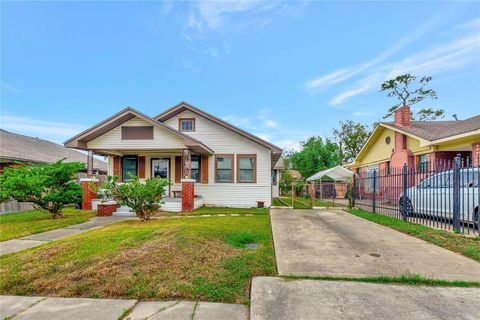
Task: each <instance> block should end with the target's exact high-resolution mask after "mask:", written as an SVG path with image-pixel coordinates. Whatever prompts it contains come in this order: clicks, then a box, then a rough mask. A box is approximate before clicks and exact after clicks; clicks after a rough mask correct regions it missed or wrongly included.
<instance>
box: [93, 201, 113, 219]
mask: <svg viewBox="0 0 480 320" xmlns="http://www.w3.org/2000/svg"><path fill="white" fill-rule="evenodd" d="M117 208H118V205H117V204H116V203H114V204H99V205H98V208H97V216H100V217H106V216H111V215H112V213H114V212H115V211H116V210H117Z"/></svg>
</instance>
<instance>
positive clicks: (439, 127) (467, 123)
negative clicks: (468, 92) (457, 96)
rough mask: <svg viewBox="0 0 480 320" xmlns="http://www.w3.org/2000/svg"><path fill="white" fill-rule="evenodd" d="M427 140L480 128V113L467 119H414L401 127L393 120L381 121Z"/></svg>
mask: <svg viewBox="0 0 480 320" xmlns="http://www.w3.org/2000/svg"><path fill="white" fill-rule="evenodd" d="M380 124H385V125H387V126H390V127H394V128H397V129H399V130H402V131H405V132H407V133H410V134H413V135H415V136H417V137H420V138H422V139H425V140H438V139H443V138H448V137H451V136H455V135H458V134H462V133H466V132H471V131H475V130H480V115H478V116H474V117H471V118H468V119H465V120H458V121H456V120H451V121H412V122H411V124H410V127H401V126H397V125H395V124H394V123H393V122H380Z"/></svg>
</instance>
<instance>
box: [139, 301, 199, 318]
mask: <svg viewBox="0 0 480 320" xmlns="http://www.w3.org/2000/svg"><path fill="white" fill-rule="evenodd" d="M195 305H196V302H191V301H181V302H179V303H177V304H176V305H174V306H171V307H170V308H168V309H165V310H163V311H161V312H159V313H157V314H155V315H154V316H152V317H150V318H149V319H148V320H191V319H192V315H193V311H194V309H195Z"/></svg>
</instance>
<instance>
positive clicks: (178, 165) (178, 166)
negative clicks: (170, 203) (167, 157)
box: [175, 156, 182, 183]
mask: <svg viewBox="0 0 480 320" xmlns="http://www.w3.org/2000/svg"><path fill="white" fill-rule="evenodd" d="M180 180H182V156H175V182H176V183H180Z"/></svg>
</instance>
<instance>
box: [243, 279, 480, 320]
mask: <svg viewBox="0 0 480 320" xmlns="http://www.w3.org/2000/svg"><path fill="white" fill-rule="evenodd" d="M251 299H252V302H251V310H250V311H251V312H250V319H251V320H278V319H282V320H297V319H302V320H310V319H311V320H317V319H337V320H358V319H365V320H367V319H368V320H370V319H390V320H411V319H415V320H427V319H428V320H440V319H442V320H450V319H457V320H460V319H461V320H473V319H479V315H480V303H478V301H479V299H480V288H438V287H420V286H418V287H417V286H404V285H387V284H376V283H362V282H345V281H315V280H296V281H289V280H284V279H280V278H274V277H257V278H254V279H253V282H252V293H251Z"/></svg>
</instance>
